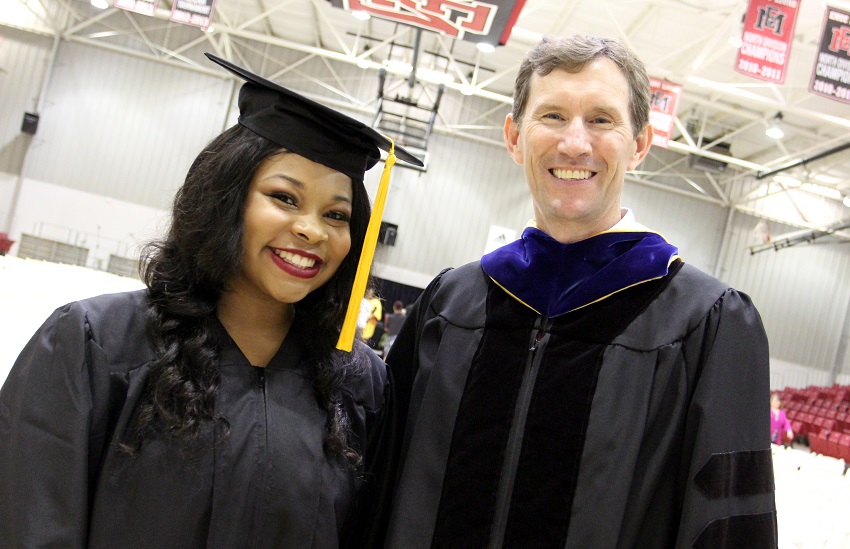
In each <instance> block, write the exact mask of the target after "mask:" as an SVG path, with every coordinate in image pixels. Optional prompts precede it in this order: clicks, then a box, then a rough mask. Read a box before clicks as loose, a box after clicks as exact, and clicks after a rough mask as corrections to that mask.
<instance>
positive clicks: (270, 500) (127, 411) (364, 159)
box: [0, 54, 419, 549]
mask: <svg viewBox="0 0 850 549" xmlns="http://www.w3.org/2000/svg"><path fill="white" fill-rule="evenodd" d="M208 55H209V54H208ZM209 57H210V59H212V60H213V61H215V62H216V63H218V64H219V65H222V66H223V67H225V68H226V69H228V70H229V71H231V72H233V73H234V74H236V75H238V76H239V77H241V78H243V79H244V80H246V82H245V83H244V85H243V86H242V88H241V90H240V93H239V110H240V117H239V123H238V124H237V125H235V126H233V127H232V128H230V129H228V130H226V131H224V132H223V133H222V134H221V135H219V136H218V137H216V138H215V139H213V141H212V142H211V143H209V144H208V145H207V146H206V148H205V149H204V150H203V151H201V153H200V154H199V155H198V157H197V158H196V159H195V161H194V163H193V164H192V166H191V168H190V169H189V172H188V175H187V176H186V180H185V183H184V184H183V186H182V187H181V188H180V190H179V191H178V193H177V196H176V198H175V200H174V208H173V212H172V219H171V227H170V229H169V231H168V234H167V235H166V236H165V237H164V239H163V240H161V241H158V242H156V243H154V244H152V245H151V246H150V247H149V249H148V253H147V255H146V257H145V259H146V261H145V262H144V267H143V271H144V273H143V274H144V280H145V282H146V285H147V289H146V290H143V291H137V292H129V293H120V294H111V295H104V296H100V297H94V298H91V299H86V300H83V301H79V302H75V303H70V304H68V305H66V306H63V307H61V308H59V309H57V310H56V312H55V313H54V314H53V315H52V316H51V317H50V318H49V319H47V321H46V322H45V323H44V324H43V325H42V327H41V328H40V329H39V330H38V331H37V333H36V334H35V335H34V336H33V338H32V339H31V340H30V342H29V343H28V345H27V346H26V347H25V349H24V350H23V351H22V353H21V354H20V357H19V358H18V360H17V361H16V363H15V365H14V366H13V368H12V371H11V373H10V374H9V376H8V379H7V380H6V382H5V384H4V385H3V388H2V390H0V470H2V474H0V540H2V542H0V545H2V546H4V547H62V548H63V549H75V548H84V547H86V548H115V547H121V548H146V549H147V548H157V547H174V548H180V549H190V548H228V549H230V548H240V547H257V548H260V547H263V548H272V547H274V548H291V549H302V548H307V547H322V548H335V547H339V546H349V547H357V548H360V547H368V546H370V545H372V544H373V543H372V542H371V541H369V540H368V539H365V538H364V537H362V536H364V535H368V534H367V532H368V531H369V529H370V527H369V525H368V522H369V521H371V520H373V515H372V514H370V512H369V509H370V505H371V504H370V502H369V500H368V494H369V493H370V489H369V487H368V485H367V483H368V481H369V479H370V478H374V474H373V470H374V469H376V468H377V469H379V470H380V469H382V468H383V463H382V461H381V459H380V456H379V453H378V452H379V444H380V441H381V438H380V436H381V430H382V428H383V425H384V423H385V418H384V411H385V408H386V407H387V406H388V403H389V398H388V396H389V390H390V389H389V387H390V386H389V378H388V374H387V372H386V368H385V366H384V364H383V363H382V362H381V361H380V359H378V358H377V357H376V356H375V354H374V353H373V352H372V351H371V350H369V349H367V348H366V346H365V345H363V344H362V343H359V342H353V343H352V342H351V341H348V340H347V339H346V338H345V337H341V333H342V334H343V335H344V334H345V331H344V330H345V329H346V323H345V322H344V321H343V319H344V318H347V317H346V304H350V303H354V309H355V310H354V311H353V312H352V313H351V314H350V316H351V318H352V319H354V318H355V317H356V306H357V304H358V303H359V302H360V297H359V296H357V295H356V289H355V290H353V289H352V288H357V287H358V283H359V281H361V280H362V281H363V283H362V284H364V285H365V278H364V277H363V276H362V275H361V273H365V274H366V275H368V262H367V263H364V264H361V265H360V267H358V264H359V261H360V258H361V253H362V254H364V256H365V255H366V254H367V253H368V252H369V250H370V249H371V250H373V249H374V242H368V241H367V238H366V235H367V225H369V226H371V225H373V224H374V225H375V226H377V223H379V221H380V220H379V218H373V219H371V221H370V206H369V199H368V196H367V194H366V190H365V188H364V186H363V177H364V173H365V171H366V170H368V169H369V168H370V167H372V166H373V165H374V164H375V163H376V162H377V161H378V160H379V159H380V151H379V148H383V149H385V150H388V151H390V153H391V157H392V152H393V146H392V143H391V142H390V141H388V140H386V139H385V138H383V137H382V136H380V135H379V134H377V133H376V132H374V130H372V129H371V128H369V127H367V126H365V125H363V124H361V123H360V122H358V121H356V120H354V119H351V118H349V117H347V116H344V115H342V114H340V113H338V112H336V111H333V110H331V109H328V108H326V107H324V106H322V105H319V104H318V103H314V102H312V101H310V100H308V99H306V98H304V97H301V96H300V95H297V94H295V93H293V92H291V91H289V90H287V89H285V88H282V87H280V86H278V85H277V84H275V83H273V82H270V81H268V80H265V79H263V78H261V77H259V76H257V75H254V74H252V73H250V72H248V71H245V70H244V69H241V68H240V67H237V66H235V65H232V64H230V63H228V62H227V61H225V60H223V59H219V58H217V57H215V56H212V55H209ZM395 153H396V154H398V155H399V158H401V159H406V160H407V161H409V162H412V163H419V162H418V160H416V159H415V158H414V157H412V156H410V155H409V154H408V153H406V152H404V151H402V150H401V149H398V148H396V149H395ZM388 164H391V162H390V160H389V159H388ZM385 173H386V172H385ZM382 184H383V183H382ZM377 215H380V214H377ZM374 233H375V234H377V230H375V231H374ZM364 265H365V267H364ZM361 292H362V290H361ZM361 295H362V293H361ZM349 307H350V305H349ZM351 324H352V326H351V328H352V329H351V330H350V331H351V333H352V337H353V331H354V330H353V320H352V323H351ZM351 345H353V348H352V347H351ZM337 347H341V348H342V349H343V350H340V349H338V348H337ZM347 351H350V352H347Z"/></svg>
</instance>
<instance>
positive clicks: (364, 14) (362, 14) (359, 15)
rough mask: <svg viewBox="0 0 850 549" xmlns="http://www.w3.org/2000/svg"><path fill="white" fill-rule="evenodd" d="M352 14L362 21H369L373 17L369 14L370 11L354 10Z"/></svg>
mask: <svg viewBox="0 0 850 549" xmlns="http://www.w3.org/2000/svg"><path fill="white" fill-rule="evenodd" d="M351 15H353V16H354V18H355V19H360V20H361V21H368V20H369V19H370V18H371V17H372V16H371V15H369V12H365V11H362V10H357V11H353V12H351Z"/></svg>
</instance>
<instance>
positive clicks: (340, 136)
mask: <svg viewBox="0 0 850 549" xmlns="http://www.w3.org/2000/svg"><path fill="white" fill-rule="evenodd" d="M206 56H207V57H208V58H209V59H210V60H212V61H214V62H216V63H218V64H219V65H221V66H222V67H224V68H225V69H227V70H229V71H230V72H232V73H233V74H235V75H236V76H239V77H240V78H242V79H244V80H245V84H243V85H242V89H240V90H239V124H241V125H242V126H245V127H246V128H248V129H249V130H251V131H253V132H254V133H256V134H258V135H261V136H263V137H265V138H266V139H268V140H269V141H271V142H273V143H276V144H278V145H280V146H281V147H283V148H285V149H287V150H290V151H292V152H294V153H296V154H299V155H301V156H303V157H305V158H308V159H310V160H312V161H313V162H318V163H319V164H322V165H324V166H327V167H329V168H333V169H334V170H336V171H338V172H341V173H344V174H345V175H347V176H349V177H350V178H352V179H355V180H359V181H363V175H364V174H365V172H366V171H367V170H369V169H370V168H372V166H374V165H375V164H376V163H377V162H378V160H380V159H381V152H380V151H379V150H378V149H382V150H384V151H387V152H389V150H390V148H392V147H393V143H392V142H391V141H390V140H389V139H387V138H386V137H384V136H383V135H381V134H380V133H378V132H377V131H375V130H374V129H373V128H371V127H369V126H367V125H366V124H363V123H362V122H360V121H359V120H355V119H354V118H351V117H350V116H346V115H344V114H342V113H341V112H338V111H336V110H334V109H331V108H329V107H326V106H324V105H322V104H321V103H317V102H316V101H313V100H311V99H308V98H306V97H304V96H303V95H300V94H298V93H295V92H294V91H292V90H288V89H286V88H284V87H283V86H281V85H279V84H276V83H274V82H272V81H271V80H267V79H266V78H263V77H262V76H258V75H256V74H254V73H252V72H250V71H247V70H245V69H243V68H242V67H239V66H237V65H234V64H233V63H231V62H229V61H227V60H225V59H222V58H220V57H218V56H216V55H213V54H211V53H207V54H206ZM395 155H396V157H397V158H398V159H399V160H403V161H405V162H407V163H409V164H413V165H415V166H422V161H421V160H419V159H418V158H416V157H415V156H413V155H412V154H410V153H409V152H407V151H405V150H404V149H402V148H401V147H399V146H398V145H395Z"/></svg>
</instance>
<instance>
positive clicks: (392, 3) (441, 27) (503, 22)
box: [329, 0, 525, 46]
mask: <svg viewBox="0 0 850 549" xmlns="http://www.w3.org/2000/svg"><path fill="white" fill-rule="evenodd" d="M329 1H330V3H331V4H332V5H333V6H334V7H337V8H343V9H345V10H347V11H365V12H367V13H369V14H371V15H374V16H376V17H380V18H381V19H388V20H390V21H396V22H398V23H405V24H407V25H413V26H415V27H419V28H422V29H425V30H429V31H433V32H438V33H440V34H442V35H445V36H449V37H451V38H458V39H462V40H468V41H470V42H487V43H489V44H492V45H494V46H495V45H497V44H501V45H504V44H505V43H506V42H507V41H508V38H509V37H510V35H511V29H513V26H514V23H516V20H517V17H519V12H520V10H521V9H522V6H523V5H524V4H525V0H329Z"/></svg>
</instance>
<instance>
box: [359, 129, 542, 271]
mask: <svg viewBox="0 0 850 549" xmlns="http://www.w3.org/2000/svg"><path fill="white" fill-rule="evenodd" d="M431 143H432V146H431V147H429V149H430V151H429V152H430V154H431V159H432V160H431V162H430V164H429V167H428V171H427V173H425V174H421V175H420V173H419V172H416V171H414V170H409V169H403V168H402V169H399V168H396V169H395V170H394V171H393V175H394V177H393V187H392V190H391V193H390V195H389V198H388V202H387V215H386V216H385V218H386V220H387V221H389V222H391V223H396V224H398V226H399V228H398V237H397V240H396V244H395V246H393V247H389V246H383V247H381V249H380V250H379V252H378V255H377V256H376V259H377V261H379V262H381V263H385V264H390V265H393V266H395V267H398V268H401V269H407V270H410V271H415V272H418V273H422V274H425V275H428V276H433V275H436V274H437V273H439V272H440V271H441V270H442V269H443V268H445V267H457V266H460V265H463V264H464V263H468V262H469V261H473V260H476V259H478V258H480V257H481V255H482V253H483V252H484V249H485V245H486V242H487V235H488V232H489V229H490V226H491V225H498V226H501V227H508V228H514V229H516V231H517V234H519V233H520V232H521V231H522V228H523V227H524V226H525V224H526V222H527V221H528V220H529V219H530V218H531V216H532V210H531V200H530V198H529V196H528V189H527V187H526V186H525V183H524V181H523V178H522V171H521V170H520V168H519V166H517V165H516V164H514V162H513V160H511V158H510V157H509V156H508V154H507V152H505V151H504V150H502V149H499V148H497V147H493V146H491V145H485V144H481V143H477V142H473V141H469V140H465V139H460V138H457V137H451V136H445V135H436V136H435V137H433V138H432V141H431ZM374 172H375V173H370V174H369V176H370V179H369V181H370V188H372V187H374V179H376V178H377V176H378V175H379V174H378V173H377V169H376V170H374Z"/></svg>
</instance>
